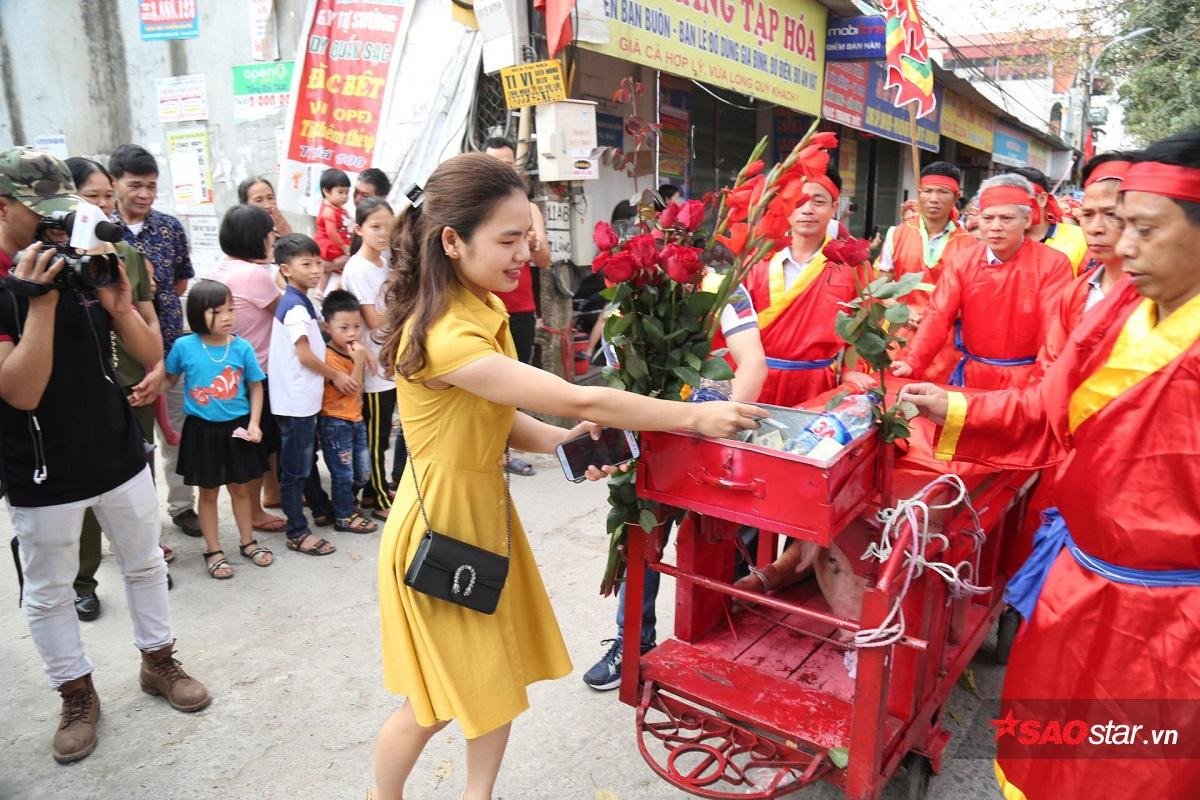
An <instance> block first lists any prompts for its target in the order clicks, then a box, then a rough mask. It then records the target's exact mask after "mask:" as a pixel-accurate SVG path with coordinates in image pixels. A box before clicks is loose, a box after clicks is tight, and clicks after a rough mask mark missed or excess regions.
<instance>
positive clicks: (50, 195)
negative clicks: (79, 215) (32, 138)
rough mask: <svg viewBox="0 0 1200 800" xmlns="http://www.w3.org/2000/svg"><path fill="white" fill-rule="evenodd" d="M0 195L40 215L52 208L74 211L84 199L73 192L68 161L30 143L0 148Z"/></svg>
mask: <svg viewBox="0 0 1200 800" xmlns="http://www.w3.org/2000/svg"><path fill="white" fill-rule="evenodd" d="M0 195H3V196H6V197H11V198H13V199H14V200H19V201H20V202H21V204H22V205H24V206H25V207H26V208H28V209H29V210H30V211H32V212H34V213H35V214H39V215H41V216H43V217H44V216H47V215H48V214H50V213H52V212H54V211H74V210H75V208H76V207H77V206H78V205H79V204H80V203H81V202H83V201H82V200H81V199H80V198H79V196H78V195H77V194H75V181H73V180H72V179H71V171H70V170H69V169H67V165H66V164H64V163H63V162H61V161H59V160H58V159H57V158H55V157H54V156H52V155H50V154H49V153H47V152H45V151H43V150H35V149H34V148H32V147H10V148H8V149H7V150H0Z"/></svg>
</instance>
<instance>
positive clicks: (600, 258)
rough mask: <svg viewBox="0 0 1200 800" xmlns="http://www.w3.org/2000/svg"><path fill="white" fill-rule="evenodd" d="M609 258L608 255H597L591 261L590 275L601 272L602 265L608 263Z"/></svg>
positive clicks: (602, 269)
mask: <svg viewBox="0 0 1200 800" xmlns="http://www.w3.org/2000/svg"><path fill="white" fill-rule="evenodd" d="M610 258H612V256H611V255H609V254H608V253H597V254H596V257H595V258H594V259H592V274H593V275H594V274H596V273H599V272H603V271H604V265H605V264H607V263H608V260H609V259H610Z"/></svg>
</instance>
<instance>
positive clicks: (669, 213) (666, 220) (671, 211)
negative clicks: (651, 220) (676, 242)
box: [658, 203, 681, 229]
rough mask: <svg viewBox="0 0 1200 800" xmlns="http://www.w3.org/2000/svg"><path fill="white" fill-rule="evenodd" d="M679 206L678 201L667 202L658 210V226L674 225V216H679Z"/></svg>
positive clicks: (668, 226) (667, 226)
mask: <svg viewBox="0 0 1200 800" xmlns="http://www.w3.org/2000/svg"><path fill="white" fill-rule="evenodd" d="M680 208H681V206H680V205H679V203H667V207H666V208H664V209H663V210H662V211H661V212H659V215H658V226H659V227H660V228H664V229H665V228H670V227H672V226H674V225H675V221H676V217H678V216H679V209H680Z"/></svg>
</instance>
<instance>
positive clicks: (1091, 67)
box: [1079, 28, 1154, 153]
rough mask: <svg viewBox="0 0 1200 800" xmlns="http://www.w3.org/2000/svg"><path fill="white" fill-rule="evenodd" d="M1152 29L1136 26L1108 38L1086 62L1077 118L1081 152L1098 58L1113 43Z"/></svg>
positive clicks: (1083, 147) (1086, 128)
mask: <svg viewBox="0 0 1200 800" xmlns="http://www.w3.org/2000/svg"><path fill="white" fill-rule="evenodd" d="M1152 30H1154V28H1138V29H1137V30H1136V31H1130V32H1129V33H1126V34H1122V35H1121V36H1118V37H1116V38H1115V39H1110V40H1109V41H1108V42H1107V43H1105V45H1104V46H1103V47H1101V48H1100V52H1099V53H1096V57H1095V58H1093V59H1092V60H1091V61H1090V62H1088V66H1087V72H1085V73H1084V75H1083V79H1084V84H1083V103H1082V113H1081V115H1080V116H1081V117H1082V119H1081V120H1079V151H1080V152H1081V153H1082V152H1084V150H1085V149H1086V145H1087V131H1088V117H1089V116H1090V114H1091V110H1092V79H1093V78H1094V76H1095V74H1096V67H1097V66H1099V64H1100V59H1101V58H1103V57H1104V53H1105V52H1107V50H1108V48H1110V47H1112V46H1113V45H1114V44H1120V43H1121V42H1128V41H1129V40H1130V39H1136V38H1137V37H1139V36H1144V35H1146V34H1147V33H1150V32H1151V31H1152Z"/></svg>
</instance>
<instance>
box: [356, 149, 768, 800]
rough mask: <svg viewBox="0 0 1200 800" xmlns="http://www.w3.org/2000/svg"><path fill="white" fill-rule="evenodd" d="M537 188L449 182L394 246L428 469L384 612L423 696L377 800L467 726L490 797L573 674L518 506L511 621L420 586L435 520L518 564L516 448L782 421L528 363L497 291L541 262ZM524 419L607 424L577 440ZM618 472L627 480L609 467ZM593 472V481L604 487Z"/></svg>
mask: <svg viewBox="0 0 1200 800" xmlns="http://www.w3.org/2000/svg"><path fill="white" fill-rule="evenodd" d="M531 226H532V223H531V219H530V213H529V203H528V201H527V200H526V196H525V187H524V181H523V179H522V178H521V177H520V176H519V175H518V174H517V173H516V172H515V171H514V170H513V169H512V167H510V166H508V165H507V164H505V163H503V162H502V161H499V160H497V159H495V158H492V157H490V156H487V155H484V154H469V155H461V156H456V157H455V158H452V159H450V160H449V161H446V162H445V163H443V164H442V165H441V166H439V167H438V168H437V170H435V171H434V173H433V175H432V176H430V178H429V181H428V182H427V184H426V187H425V192H424V195H423V197H422V199H421V201H420V204H419V205H418V206H416V207H415V208H413V209H411V210H409V212H408V213H407V214H406V215H405V216H404V217H403V218H402V219H401V220H400V221H399V223H398V225H397V228H396V231H395V233H394V235H393V250H394V253H393V260H392V263H393V264H395V270H396V271H395V274H394V276H393V278H392V283H391V284H390V285H389V287H388V292H387V315H388V330H389V333H388V335H387V341H386V342H385V346H384V351H383V363H387V364H395V365H396V377H397V380H396V395H397V403H396V404H397V408H398V410H399V413H400V419H401V422H402V425H403V427H404V436H405V439H406V441H407V442H408V447H409V450H410V452H411V456H412V457H411V459H410V460H409V462H408V466H407V468H406V472H405V474H404V476H403V478H402V479H401V481H400V485H399V489H398V491H397V495H396V500H395V502H394V504H393V505H392V511H391V515H390V517H389V519H388V522H387V525H386V526H385V528H384V531H383V537H382V541H381V542H380V548H379V606H380V617H381V620H382V629H383V667H384V676H385V680H386V683H387V688H388V689H389V690H390V691H392V692H395V693H397V694H402V695H404V696H405V698H406V700H405V702H404V705H403V706H402V707H401V708H400V709H399V710H398V711H396V712H395V713H394V714H393V715H392V716H391V717H390V718H389V719H388V721H387V722H386V723H385V724H384V726H383V730H382V731H381V732H380V735H379V743H378V747H377V750H376V765H375V777H376V785H377V789H376V795H375V796H376V798H378V800H399V799H400V798H402V797H403V794H404V783H405V780H406V779H407V778H408V775H409V773H410V772H411V771H412V768H413V765H414V764H415V763H416V760H417V758H418V757H419V756H420V754H421V751H422V750H423V749H424V747H425V745H426V743H427V742H428V741H429V739H430V737H432V736H433V735H434V734H435V733H437V732H438V731H439V730H441V729H442V728H443V727H445V725H446V724H447V723H448V722H449V721H450V720H458V722H459V724H460V725H461V726H462V729H463V733H464V734H465V736H466V738H467V787H466V792H465V793H464V795H463V797H464V798H465V800H490V798H491V796H492V788H493V786H494V785H495V782H496V776H497V774H498V773H499V771H500V762H501V760H502V758H503V756H504V748H505V745H506V744H507V742H508V733H509V727H510V724H511V722H512V720H513V719H514V718H515V717H516V716H517V715H518V714H520V713H521V712H522V711H524V710H525V709H526V708H527V707H528V705H529V700H528V697H527V695H526V687H527V686H528V685H529V684H531V683H533V682H535V681H541V680H547V679H551V678H560V677H562V676H564V675H566V674H567V673H568V672H570V670H571V662H570V659H569V658H568V657H567V652H566V648H565V646H564V645H563V641H562V635H561V634H560V633H559V630H558V623H557V622H556V620H555V618H554V612H553V610H552V609H551V608H550V602H549V599H548V598H547V596H546V590H545V587H544V586H543V585H542V579H541V576H540V575H539V574H538V570H537V565H536V564H535V563H534V559H533V554H532V552H531V551H530V549H529V543H528V541H527V539H526V538H525V533H524V530H523V529H522V528H521V524H520V520H519V519H518V518H517V515H516V513H515V510H514V511H513V517H512V550H511V557H510V564H509V572H508V579H507V581H506V583H505V586H504V590H503V591H502V592H501V595H500V602H499V606H498V607H497V608H496V612H495V614H493V615H486V614H481V613H478V612H476V611H472V610H470V609H467V608H463V607H461V606H458V605H455V604H452V603H449V602H444V601H442V600H438V599H435V598H432V597H430V596H428V595H424V594H421V593H419V592H415V591H413V590H412V589H410V588H409V587H408V586H406V585H405V584H404V574H405V572H406V571H407V569H408V566H409V563H410V562H411V561H412V558H413V555H414V553H415V551H416V548H417V546H418V544H419V543H420V540H421V538H422V536H423V535H424V533H425V524H424V521H423V520H422V518H421V512H420V510H419V508H418V505H417V496H416V489H415V484H414V481H413V472H414V471H415V474H416V478H417V481H419V482H420V486H421V493H422V495H423V497H424V501H425V507H426V509H427V510H428V513H429V523H430V526H431V527H432V528H433V529H434V530H436V531H439V532H441V533H444V534H446V535H448V536H452V537H454V538H456V539H459V540H461V541H465V542H468V543H470V544H473V545H476V546H478V547H483V548H485V549H488V550H492V551H493V552H498V553H502V552H503V551H504V535H505V516H506V512H507V509H508V502H509V501H508V500H507V499H506V497H507V493H506V489H505V481H504V472H503V468H502V462H503V458H504V452H505V448H506V446H512V447H513V448H516V449H519V450H524V451H526V452H536V453H551V452H553V451H554V449H555V447H556V446H557V445H558V444H559V443H561V442H563V441H566V440H568V439H571V438H574V437H577V436H581V435H584V434H587V433H591V434H593V435H598V433H599V430H600V426H601V425H603V426H609V427H617V428H624V429H627V430H677V429H680V428H685V429H688V430H692V431H696V432H699V433H702V434H705V435H708V436H727V435H731V434H733V433H736V432H737V431H739V430H743V429H749V428H753V427H754V426H755V425H756V424H757V419H758V418H759V417H761V416H763V415H764V412H762V411H761V410H760V409H758V408H756V407H755V406H748V405H743V404H739V403H721V402H713V403H677V402H671V401H665V400H652V399H650V398H646V397H641V396H638V395H634V394H630V393H626V392H620V391H616V390H613V389H605V388H600V387H584V386H576V385H575V384H572V383H567V382H566V381H564V380H561V379H560V378H557V377H556V376H554V375H551V374H550V373H547V372H543V371H541V370H539V369H536V368H534V367H531V366H528V365H526V364H522V363H521V362H519V361H517V360H516V358H515V351H514V348H513V341H512V337H511V336H510V335H509V330H508V314H507V313H506V312H505V310H504V306H503V304H502V303H501V302H500V300H499V299H498V298H497V297H495V295H494V294H492V293H493V292H506V291H511V290H512V289H514V288H515V287H516V285H517V279H518V278H519V277H520V274H521V269H522V267H523V266H524V264H525V263H526V262H527V261H528V260H529V242H528V237H529V234H530V230H531ZM518 408H523V409H528V410H530V411H538V412H544V413H548V414H555V415H558V416H563V417H568V418H573V419H586V420H593V421H594V422H583V423H580V424H579V425H576V426H575V427H574V428H572V429H570V430H564V429H562V428H558V427H555V426H553V425H547V424H545V423H542V422H539V421H538V420H536V419H534V418H533V417H531V416H528V415H527V414H524V413H522V412H520V411H517V409H518ZM607 471H608V472H611V468H609V469H608V470H607ZM604 475H605V471H602V470H598V469H596V468H594V467H593V468H591V469H590V470H589V472H588V477H589V478H591V479H592V480H598V479H600V478H603V477H604Z"/></svg>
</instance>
